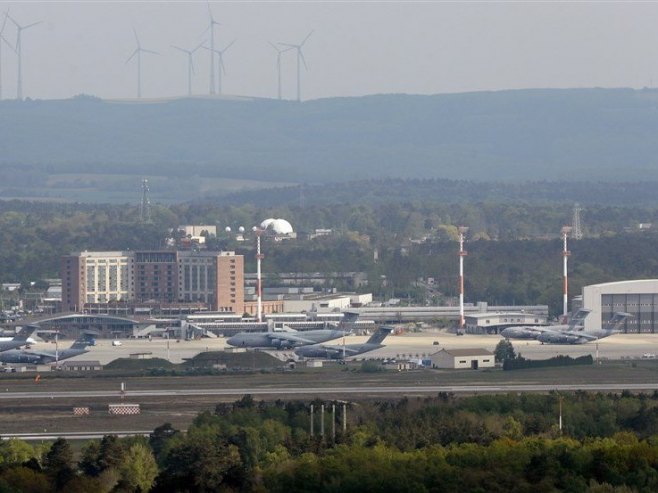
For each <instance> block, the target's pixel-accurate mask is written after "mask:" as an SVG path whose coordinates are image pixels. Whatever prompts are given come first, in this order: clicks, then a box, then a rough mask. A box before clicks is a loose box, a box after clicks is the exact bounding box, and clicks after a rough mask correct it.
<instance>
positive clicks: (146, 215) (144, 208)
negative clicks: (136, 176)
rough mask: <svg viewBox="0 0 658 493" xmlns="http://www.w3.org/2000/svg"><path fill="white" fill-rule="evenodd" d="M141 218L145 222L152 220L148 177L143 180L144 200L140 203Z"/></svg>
mask: <svg viewBox="0 0 658 493" xmlns="http://www.w3.org/2000/svg"><path fill="white" fill-rule="evenodd" d="M139 220H140V221H141V222H143V223H150V222H151V198H150V196H149V181H148V180H147V179H144V180H142V202H141V203H140V205H139Z"/></svg>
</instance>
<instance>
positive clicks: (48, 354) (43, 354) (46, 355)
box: [21, 351, 55, 358]
mask: <svg viewBox="0 0 658 493" xmlns="http://www.w3.org/2000/svg"><path fill="white" fill-rule="evenodd" d="M21 352H22V353H23V354H29V355H30V356H42V357H45V358H54V357H55V355H54V354H53V353H46V352H43V351H21Z"/></svg>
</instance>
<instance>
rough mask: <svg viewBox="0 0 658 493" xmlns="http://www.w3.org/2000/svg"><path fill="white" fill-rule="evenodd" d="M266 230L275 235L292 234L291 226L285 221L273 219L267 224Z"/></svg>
mask: <svg viewBox="0 0 658 493" xmlns="http://www.w3.org/2000/svg"><path fill="white" fill-rule="evenodd" d="M267 229H268V230H270V231H272V232H273V233H274V234H277V235H289V234H292V233H293V229H292V225H291V224H290V223H289V222H288V221H286V220H285V219H274V220H273V221H272V222H271V223H269V224H268V226H267Z"/></svg>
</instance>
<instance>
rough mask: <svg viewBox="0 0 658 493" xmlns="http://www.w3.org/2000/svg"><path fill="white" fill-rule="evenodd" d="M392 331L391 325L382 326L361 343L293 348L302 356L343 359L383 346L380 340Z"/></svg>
mask: <svg viewBox="0 0 658 493" xmlns="http://www.w3.org/2000/svg"><path fill="white" fill-rule="evenodd" d="M391 332H393V327H386V326H382V327H380V328H379V329H377V330H376V331H375V333H374V334H373V335H372V336H370V339H368V340H367V341H366V342H365V343H363V344H343V345H342V346H325V345H324V344H313V345H310V346H302V347H298V348H297V349H295V354H296V355H297V356H301V357H303V358H326V359H345V358H346V357H347V356H356V355H359V354H363V353H367V352H368V351H373V350H375V349H379V348H381V347H384V345H383V344H382V342H383V341H384V339H386V337H387V336H388V335H389V334H390V333H391Z"/></svg>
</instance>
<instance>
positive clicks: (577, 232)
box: [571, 204, 583, 240]
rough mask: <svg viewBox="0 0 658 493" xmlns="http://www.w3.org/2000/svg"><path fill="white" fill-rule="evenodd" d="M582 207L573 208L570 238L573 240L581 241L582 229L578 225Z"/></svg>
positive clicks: (575, 206)
mask: <svg viewBox="0 0 658 493" xmlns="http://www.w3.org/2000/svg"><path fill="white" fill-rule="evenodd" d="M582 210H583V209H582V207H580V205H579V204H575V205H574V206H573V219H572V221H571V228H572V230H571V237H572V238H573V239H574V240H582V239H583V229H582V226H581V224H580V213H581V212H582Z"/></svg>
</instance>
